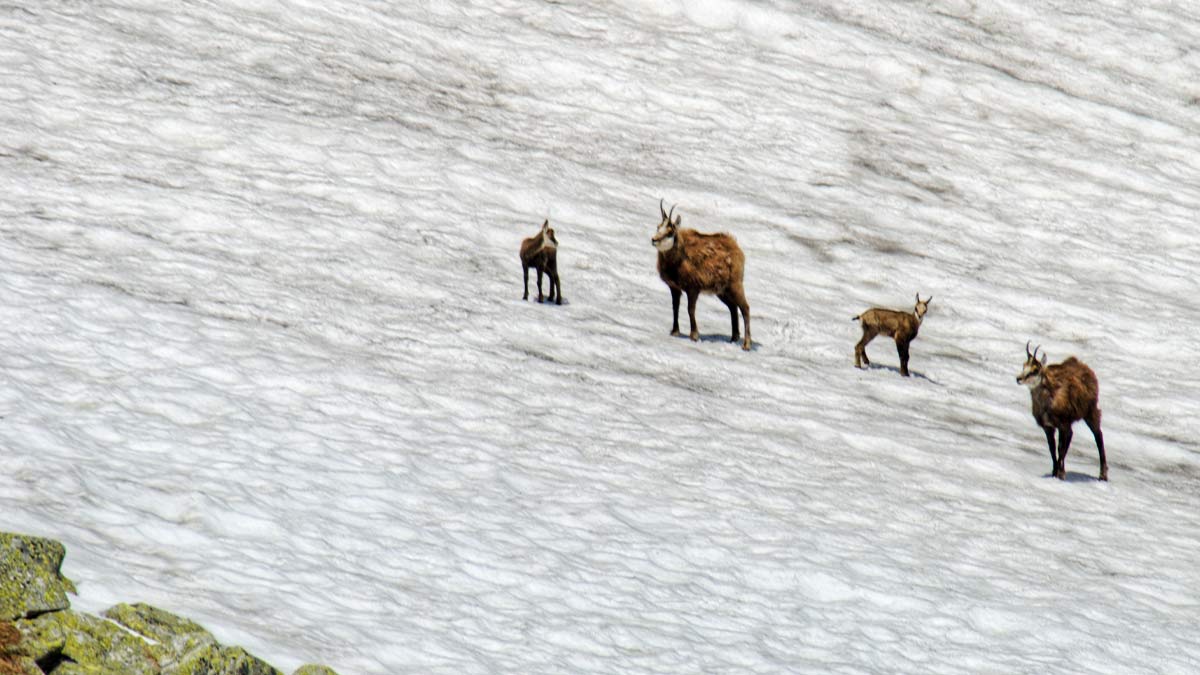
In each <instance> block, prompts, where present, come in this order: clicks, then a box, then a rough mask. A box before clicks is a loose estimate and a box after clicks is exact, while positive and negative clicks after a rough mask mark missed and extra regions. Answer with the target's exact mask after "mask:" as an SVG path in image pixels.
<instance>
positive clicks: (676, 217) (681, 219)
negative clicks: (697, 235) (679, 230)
mask: <svg viewBox="0 0 1200 675" xmlns="http://www.w3.org/2000/svg"><path fill="white" fill-rule="evenodd" d="M682 222H683V216H682V215H679V216H675V222H674V223H672V224H673V225H675V227H679V223H682Z"/></svg>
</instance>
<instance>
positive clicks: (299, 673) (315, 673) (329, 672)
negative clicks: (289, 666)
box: [292, 665, 337, 675]
mask: <svg viewBox="0 0 1200 675" xmlns="http://www.w3.org/2000/svg"><path fill="white" fill-rule="evenodd" d="M292 675H337V671H335V670H334V669H333V668H330V667H329V666H314V665H308V666H300V667H299V668H297V669H296V672H294V673H292Z"/></svg>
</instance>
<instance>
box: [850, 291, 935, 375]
mask: <svg viewBox="0 0 1200 675" xmlns="http://www.w3.org/2000/svg"><path fill="white" fill-rule="evenodd" d="M932 299H933V296H932V295H931V296H929V297H928V298H927V299H925V300H922V299H921V294H920V293H917V306H916V307H914V308H913V311H912V313H911V314H910V313H908V312H897V311H896V310H894V309H880V308H878V307H875V308H872V309H868V310H867V311H865V312H863V313H862V314H859V315H858V316H856V317H854V318H853V319H851V320H852V321H860V322H862V331H863V334H862V339H861V340H859V341H858V344H857V345H855V346H854V367H855V368H862V364H864V363H865V364H867V365H868V366H869V365H871V359H868V358H867V344H868V343H870V342H871V340H874V339H875V336H876V335H879V334H880V333H882V334H884V335H890V336H891V337H892V338H894V339H895V340H896V351H897V352H899V353H900V374H901V375H903V376H904V377H908V344H909V343H910V342H912V341H913V340H914V339H915V338H916V337H917V331H918V330H920V328H921V319H923V318H925V312H927V311H929V301H930V300H932Z"/></svg>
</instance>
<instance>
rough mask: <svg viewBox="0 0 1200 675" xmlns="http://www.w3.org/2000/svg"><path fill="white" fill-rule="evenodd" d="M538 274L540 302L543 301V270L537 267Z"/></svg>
mask: <svg viewBox="0 0 1200 675" xmlns="http://www.w3.org/2000/svg"><path fill="white" fill-rule="evenodd" d="M534 269H536V270H537V274H538V302H541V301H542V268H540V267H535V268H534Z"/></svg>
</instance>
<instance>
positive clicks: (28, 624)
mask: <svg viewBox="0 0 1200 675" xmlns="http://www.w3.org/2000/svg"><path fill="white" fill-rule="evenodd" d="M16 626H17V628H18V629H20V631H21V635H22V641H21V651H22V652H23V653H24V655H25V656H28V657H31V658H33V659H35V660H36V661H37V662H38V663H45V662H47V661H50V662H55V661H58V662H61V664H60V666H59V667H58V668H56V669H55V671H54V672H55V673H63V674H64V675H68V674H69V673H71V672H76V673H85V672H88V673H104V674H105V675H158V673H159V665H158V659H156V658H155V657H154V654H153V653H152V652H151V651H150V645H149V644H148V643H147V642H146V641H145V640H143V639H142V638H140V637H138V636H136V635H133V634H132V633H129V632H128V631H126V630H124V629H122V628H121V627H120V626H118V625H117V624H115V623H113V622H111V621H105V620H104V619H101V618H99V617H95V616H92V615H90V614H82V613H80V612H74V611H71V610H64V611H61V612H50V613H48V614H42V615H40V616H38V617H37V618H34V619H23V620H21V621H18V622H17V623H16ZM64 667H65V668H67V670H63V669H62V668H64Z"/></svg>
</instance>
